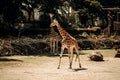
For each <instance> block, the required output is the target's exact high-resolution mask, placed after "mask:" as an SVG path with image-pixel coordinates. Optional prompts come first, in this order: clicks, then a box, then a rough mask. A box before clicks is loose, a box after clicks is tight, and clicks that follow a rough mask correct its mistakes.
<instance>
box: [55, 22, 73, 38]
mask: <svg viewBox="0 0 120 80" xmlns="http://www.w3.org/2000/svg"><path fill="white" fill-rule="evenodd" d="M57 29H58V31H59V33H60V35H61V37H62V38H68V37H71V36H70V34H69V33H68V32H67V31H66V30H64V29H63V28H62V27H61V26H60V24H59V23H58V25H57Z"/></svg>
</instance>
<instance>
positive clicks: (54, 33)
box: [50, 27, 57, 37]
mask: <svg viewBox="0 0 120 80" xmlns="http://www.w3.org/2000/svg"><path fill="white" fill-rule="evenodd" d="M50 35H51V36H53V37H55V36H56V35H57V33H56V32H55V30H54V28H53V27H51V29H50Z"/></svg>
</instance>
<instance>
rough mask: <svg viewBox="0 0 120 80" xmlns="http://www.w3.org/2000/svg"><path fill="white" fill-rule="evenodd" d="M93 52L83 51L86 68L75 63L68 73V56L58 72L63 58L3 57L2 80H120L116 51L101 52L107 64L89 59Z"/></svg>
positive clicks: (1, 59) (81, 56)
mask: <svg viewBox="0 0 120 80" xmlns="http://www.w3.org/2000/svg"><path fill="white" fill-rule="evenodd" d="M92 51H93V50H82V51H80V52H81V55H80V58H81V64H82V68H79V67H78V62H75V60H74V61H73V69H68V67H69V60H68V57H67V56H64V57H63V58H62V61H61V68H60V69H57V66H58V61H59V56H4V57H0V80H119V79H120V76H119V74H120V59H119V58H114V55H115V54H116V51H115V50H111V49H110V50H109V49H107V50H95V51H100V52H101V53H102V54H103V56H104V61H102V62H94V61H90V60H89V59H88V55H89V53H91V52H92Z"/></svg>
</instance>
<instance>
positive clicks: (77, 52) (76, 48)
mask: <svg viewBox="0 0 120 80" xmlns="http://www.w3.org/2000/svg"><path fill="white" fill-rule="evenodd" d="M75 50H76V54H77V55H76V56H77V58H78V62H79V67H80V68H81V63H80V57H79V51H78V47H75Z"/></svg>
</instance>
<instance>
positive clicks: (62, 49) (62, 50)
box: [58, 47, 65, 69]
mask: <svg viewBox="0 0 120 80" xmlns="http://www.w3.org/2000/svg"><path fill="white" fill-rule="evenodd" d="M64 49H65V48H64V47H62V48H61V53H60V59H59V65H58V69H60V63H61V58H62V55H63V52H64Z"/></svg>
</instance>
